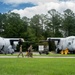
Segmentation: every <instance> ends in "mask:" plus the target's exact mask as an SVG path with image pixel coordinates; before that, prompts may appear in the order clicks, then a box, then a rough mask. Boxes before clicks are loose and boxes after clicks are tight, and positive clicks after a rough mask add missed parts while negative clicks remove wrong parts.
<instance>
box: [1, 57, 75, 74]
mask: <svg viewBox="0 0 75 75" xmlns="http://www.w3.org/2000/svg"><path fill="white" fill-rule="evenodd" d="M0 75H75V59H74V58H0Z"/></svg>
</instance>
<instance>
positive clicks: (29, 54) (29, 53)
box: [28, 45, 33, 57]
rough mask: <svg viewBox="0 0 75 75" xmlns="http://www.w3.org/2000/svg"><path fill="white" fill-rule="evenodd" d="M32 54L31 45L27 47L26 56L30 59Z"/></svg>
mask: <svg viewBox="0 0 75 75" xmlns="http://www.w3.org/2000/svg"><path fill="white" fill-rule="evenodd" d="M32 55H33V53H32V45H30V46H29V48H28V56H29V57H32Z"/></svg>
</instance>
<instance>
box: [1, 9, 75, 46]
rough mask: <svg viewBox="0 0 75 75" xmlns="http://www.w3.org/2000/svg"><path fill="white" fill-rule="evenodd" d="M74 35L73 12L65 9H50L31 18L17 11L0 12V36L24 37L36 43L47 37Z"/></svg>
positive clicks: (74, 16)
mask: <svg viewBox="0 0 75 75" xmlns="http://www.w3.org/2000/svg"><path fill="white" fill-rule="evenodd" d="M72 35H73V36H74V35H75V13H74V12H73V11H72V10H71V9H66V10H65V11H63V13H59V12H58V11H57V10H55V9H51V10H49V11H48V13H47V14H46V15H45V14H41V15H39V14H36V15H34V16H33V17H32V18H28V17H26V16H24V17H22V18H21V17H20V15H19V14H17V13H12V12H8V13H3V14H2V13H0V36H1V37H6V38H17V37H18V38H21V37H22V38H24V39H25V41H31V42H33V43H35V45H34V46H36V45H38V44H39V42H40V40H46V39H47V37H66V36H72ZM43 43H44V42H43Z"/></svg>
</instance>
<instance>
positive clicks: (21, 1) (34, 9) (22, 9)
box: [0, 0, 75, 18]
mask: <svg viewBox="0 0 75 75" xmlns="http://www.w3.org/2000/svg"><path fill="white" fill-rule="evenodd" d="M51 9H56V10H57V11H59V12H60V13H62V12H63V11H64V10H66V9H71V10H72V11H73V12H74V13H75V0H0V13H7V12H8V11H11V12H15V13H18V14H20V16H21V17H24V16H26V17H28V18H31V17H33V16H34V15H35V14H47V12H48V11H49V10H51Z"/></svg>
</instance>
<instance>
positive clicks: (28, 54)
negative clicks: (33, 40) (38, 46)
mask: <svg viewBox="0 0 75 75" xmlns="http://www.w3.org/2000/svg"><path fill="white" fill-rule="evenodd" d="M23 42H24V40H23V39H19V42H18V44H19V54H18V57H19V56H20V54H22V57H24V55H23V52H22V44H23ZM32 55H33V54H32V45H30V46H29V47H28V49H27V53H26V56H28V57H32Z"/></svg>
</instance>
